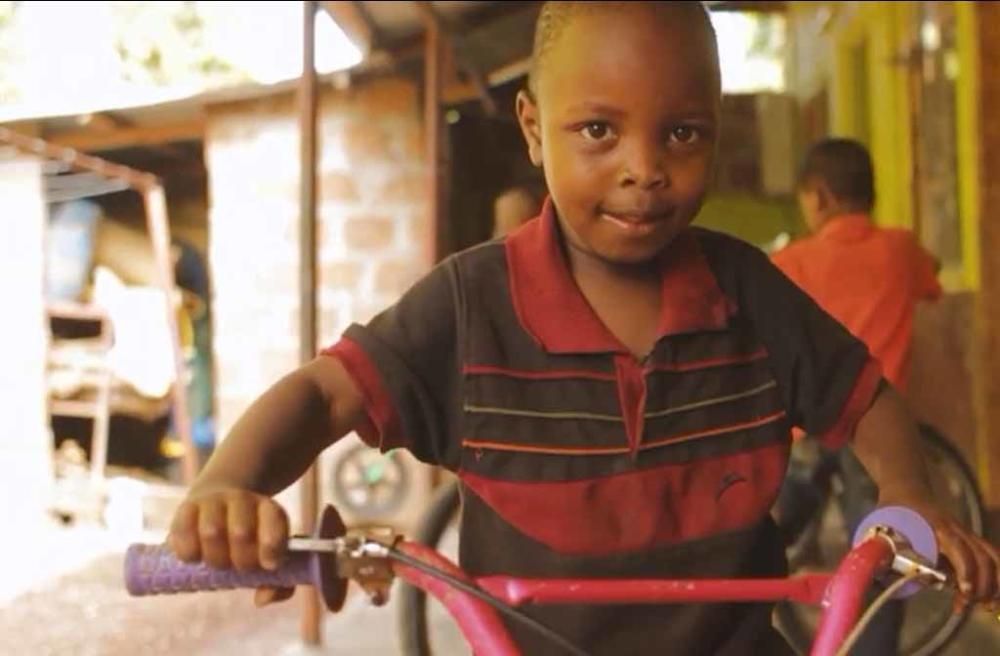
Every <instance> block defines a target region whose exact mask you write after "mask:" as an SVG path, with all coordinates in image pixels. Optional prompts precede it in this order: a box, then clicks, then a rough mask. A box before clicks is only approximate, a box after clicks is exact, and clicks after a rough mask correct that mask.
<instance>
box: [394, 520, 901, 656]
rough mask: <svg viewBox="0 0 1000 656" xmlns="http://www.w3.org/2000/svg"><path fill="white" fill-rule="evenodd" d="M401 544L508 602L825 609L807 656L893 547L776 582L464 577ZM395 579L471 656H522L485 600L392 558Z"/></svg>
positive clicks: (831, 637) (856, 600) (821, 646)
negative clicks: (781, 604) (455, 632)
mask: <svg viewBox="0 0 1000 656" xmlns="http://www.w3.org/2000/svg"><path fill="white" fill-rule="evenodd" d="M400 548H401V549H402V550H403V551H405V552H406V553H408V554H409V555H411V556H413V557H415V558H418V559H420V560H422V561H424V562H426V563H428V564H430V565H434V566H436V567H439V568H443V569H444V570H445V571H447V572H449V573H451V574H452V575H455V576H458V577H459V578H461V579H463V580H464V581H466V582H469V583H476V584H477V585H479V586H480V587H481V588H483V589H484V590H485V591H486V592H488V593H489V594H491V595H493V596H494V597H497V598H498V599H500V600H502V601H503V602H505V603H507V604H510V605H512V606H521V605H524V604H528V603H534V604H561V603H579V604H587V603H595V604H598V603H599V604H614V603H694V602H732V601H745V602H752V601H780V600H791V601H796V602H800V603H806V604H816V605H820V606H822V608H823V613H822V619H821V620H820V624H819V630H818V633H817V636H816V640H815V642H814V644H813V648H812V652H811V656H834V654H835V653H836V651H837V649H838V648H839V647H840V645H841V644H842V643H843V642H844V640H845V639H846V638H847V636H848V635H849V634H850V632H851V630H852V628H853V627H854V624H855V623H856V622H857V621H858V617H859V616H860V613H861V607H862V604H863V601H864V596H865V593H866V591H867V590H868V588H869V586H870V585H871V583H872V581H873V578H874V577H875V575H876V574H877V573H878V572H879V571H881V570H883V569H884V568H886V567H888V566H889V565H890V564H891V562H892V558H893V548H892V545H891V544H890V543H889V542H888V541H887V540H885V539H883V538H880V537H872V538H869V539H867V540H864V541H863V542H861V543H860V544H859V545H858V546H857V547H855V548H854V549H853V550H852V551H851V552H850V553H849V554H848V556H847V557H846V558H845V559H844V560H843V561H842V562H841V565H840V567H839V568H838V569H837V571H836V573H834V574H832V575H830V574H806V575H799V576H793V577H789V578H778V579H749V580H748V579H730V580H724V579H709V580H698V579H690V580H674V579H670V580H655V579H646V580H619V579H614V580H607V579H523V578H512V577H507V576H491V577H484V578H480V579H476V580H472V579H470V578H469V577H468V576H467V575H466V574H465V573H464V572H463V571H462V570H461V569H459V568H458V567H457V566H455V565H454V564H453V563H451V562H450V561H449V560H448V559H446V558H444V557H443V556H441V555H440V554H439V553H437V552H436V551H434V550H433V549H431V548H429V547H425V546H423V545H420V544H416V543H413V542H403V543H401V545H400ZM392 567H393V570H394V571H395V573H396V575H397V576H399V577H400V578H401V579H403V580H405V581H407V582H408V583H410V584H411V585H414V586H416V587H418V588H421V589H423V590H424V591H425V592H427V593H428V594H431V595H433V596H434V597H435V598H437V599H438V600H439V601H440V602H441V603H442V604H444V606H445V607H446V608H447V609H448V611H449V612H450V613H451V615H452V617H454V619H455V621H456V622H457V623H458V625H459V627H460V628H461V630H462V633H463V635H464V636H465V638H466V640H467V641H468V643H469V645H470V646H471V647H472V650H473V653H475V654H477V656H520V651H519V650H518V649H517V647H516V646H515V645H514V643H513V641H512V640H511V638H510V636H509V634H508V632H507V629H506V627H505V626H504V625H503V623H502V622H501V621H500V617H499V615H498V614H497V612H496V611H495V610H494V609H493V608H492V607H490V606H489V605H488V604H486V603H485V602H483V601H481V600H479V599H477V598H475V597H474V596H472V595H469V594H467V593H465V592H463V591H461V590H457V589H455V588H454V587H452V586H450V585H449V584H448V583H446V582H444V581H441V580H440V579H437V578H434V577H433V576H431V575H429V574H427V573H425V572H422V571H420V570H418V569H415V568H413V567H410V566H408V565H404V564H401V563H398V562H394V563H393V566H392Z"/></svg>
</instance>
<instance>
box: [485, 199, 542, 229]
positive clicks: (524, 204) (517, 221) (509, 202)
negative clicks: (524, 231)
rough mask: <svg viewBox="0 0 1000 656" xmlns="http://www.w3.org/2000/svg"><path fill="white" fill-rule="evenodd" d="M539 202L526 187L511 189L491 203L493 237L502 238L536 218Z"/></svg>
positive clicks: (539, 207) (539, 208)
mask: <svg viewBox="0 0 1000 656" xmlns="http://www.w3.org/2000/svg"><path fill="white" fill-rule="evenodd" d="M540 210H541V202H540V201H539V200H538V198H537V197H536V196H535V194H533V193H532V192H531V191H530V190H528V189H527V188H526V187H511V188H510V189H507V190H506V191H504V192H503V193H502V194H500V195H499V196H497V197H496V199H495V200H494V201H493V237H494V238H495V237H503V236H505V235H507V234H509V233H511V232H513V231H514V230H516V229H517V228H518V227H519V226H520V225H521V224H522V223H524V222H525V221H528V220H529V219H533V218H535V217H536V216H538V212H539V211H540Z"/></svg>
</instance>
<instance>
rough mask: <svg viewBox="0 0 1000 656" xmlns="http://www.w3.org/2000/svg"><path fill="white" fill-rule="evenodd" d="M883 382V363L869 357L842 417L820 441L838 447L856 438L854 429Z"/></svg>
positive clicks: (828, 445)
mask: <svg viewBox="0 0 1000 656" xmlns="http://www.w3.org/2000/svg"><path fill="white" fill-rule="evenodd" d="M881 382H882V365H880V364H879V362H878V361H877V360H875V359H874V358H869V359H868V362H867V363H866V364H865V366H864V368H863V369H862V370H861V373H860V374H858V378H857V380H856V381H855V383H854V388H853V389H852V390H851V394H850V396H848V397H847V402H846V403H844V409H843V410H842V411H841V413H840V419H838V420H837V422H836V423H835V424H834V425H833V426H832V427H831V428H830V429H829V430H827V431H826V432H825V433H823V434H822V435H820V438H819V439H820V441H821V442H822V443H823V444H824V445H825V446H826V447H827V448H830V449H838V448H840V447H842V446H844V445H846V444H848V443H849V442H850V441H851V440H852V439H854V430H855V428H856V427H857V424H858V422H859V421H860V420H861V418H862V417H863V416H864V415H865V413H866V412H868V408H870V407H871V404H872V402H873V401H874V400H875V394H876V393H877V392H878V388H879V383H881Z"/></svg>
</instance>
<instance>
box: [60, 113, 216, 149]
mask: <svg viewBox="0 0 1000 656" xmlns="http://www.w3.org/2000/svg"><path fill="white" fill-rule="evenodd" d="M204 133H205V125H204V123H203V122H202V121H200V120H199V121H182V122H179V123H166V124H163V125H155V126H153V125H151V126H141V125H132V126H128V127H118V128H114V129H111V130H88V129H81V130H65V131H62V132H53V133H51V134H47V135H45V139H46V140H47V141H48V142H50V143H52V144H55V145H57V146H62V147H65V148H72V149H74V150H82V151H95V150H98V151H99V150H114V149H116V148H128V147H130V146H156V145H161V144H167V143H170V142H171V141H200V140H202V139H203V138H204Z"/></svg>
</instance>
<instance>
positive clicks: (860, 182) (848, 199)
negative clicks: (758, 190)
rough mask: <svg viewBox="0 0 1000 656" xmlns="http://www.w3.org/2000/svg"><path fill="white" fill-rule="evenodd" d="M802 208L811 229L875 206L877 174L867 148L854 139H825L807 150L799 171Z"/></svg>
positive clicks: (864, 211)
mask: <svg viewBox="0 0 1000 656" xmlns="http://www.w3.org/2000/svg"><path fill="white" fill-rule="evenodd" d="M798 187H799V188H798V196H799V208H800V209H801V210H802V216H803V218H804V219H805V222H806V225H807V226H808V227H809V229H810V230H812V231H814V232H815V231H816V230H818V229H819V228H820V227H822V225H823V224H824V223H826V222H827V221H828V220H829V219H831V218H833V217H836V216H842V215H844V214H855V213H865V214H867V213H869V212H871V210H872V208H873V207H874V206H875V175H874V173H873V172H872V159H871V156H870V155H869V154H868V149H867V148H865V146H864V145H863V144H861V143H859V142H857V141H853V140H851V139H824V140H823V141H820V142H818V143H816V144H815V145H813V146H812V147H811V148H810V149H809V152H808V153H806V156H805V159H804V160H803V162H802V168H801V170H800V172H799V184H798Z"/></svg>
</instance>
